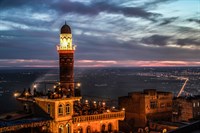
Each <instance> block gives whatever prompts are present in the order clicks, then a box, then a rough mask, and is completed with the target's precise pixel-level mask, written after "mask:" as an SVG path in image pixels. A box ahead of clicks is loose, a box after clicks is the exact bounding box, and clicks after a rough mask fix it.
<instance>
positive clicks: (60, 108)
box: [58, 104, 63, 115]
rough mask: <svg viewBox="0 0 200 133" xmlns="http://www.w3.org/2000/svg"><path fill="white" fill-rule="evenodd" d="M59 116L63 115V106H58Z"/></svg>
mask: <svg viewBox="0 0 200 133" xmlns="http://www.w3.org/2000/svg"><path fill="white" fill-rule="evenodd" d="M58 115H63V106H62V105H61V104H60V105H59V106H58Z"/></svg>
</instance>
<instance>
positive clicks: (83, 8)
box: [52, 1, 160, 20]
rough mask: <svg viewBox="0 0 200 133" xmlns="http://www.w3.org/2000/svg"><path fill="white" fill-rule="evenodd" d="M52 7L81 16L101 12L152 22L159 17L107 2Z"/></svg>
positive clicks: (60, 2) (134, 8)
mask: <svg viewBox="0 0 200 133" xmlns="http://www.w3.org/2000/svg"><path fill="white" fill-rule="evenodd" d="M52 7H53V8H54V9H56V10H57V11H59V12H61V13H70V12H73V13H78V14H83V15H98V14H99V13H101V12H107V13H114V14H123V15H124V16H129V17H141V18H144V19H149V20H153V19H154V18H155V17H158V16H160V14H158V13H152V12H149V11H146V10H144V9H143V8H142V7H122V6H117V5H115V4H112V3H109V2H108V1H101V2H93V3H91V4H89V5H86V4H83V3H81V2H70V1H65V3H63V1H58V2H56V3H53V4H52Z"/></svg>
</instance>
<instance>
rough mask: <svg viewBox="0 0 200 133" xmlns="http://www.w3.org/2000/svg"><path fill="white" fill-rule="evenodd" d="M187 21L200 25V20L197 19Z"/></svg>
mask: <svg viewBox="0 0 200 133" xmlns="http://www.w3.org/2000/svg"><path fill="white" fill-rule="evenodd" d="M187 21H189V22H195V23H197V24H200V19H196V18H190V19H187Z"/></svg>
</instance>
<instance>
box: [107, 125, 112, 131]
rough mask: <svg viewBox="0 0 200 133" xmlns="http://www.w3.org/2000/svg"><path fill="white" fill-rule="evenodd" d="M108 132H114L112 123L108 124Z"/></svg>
mask: <svg viewBox="0 0 200 133" xmlns="http://www.w3.org/2000/svg"><path fill="white" fill-rule="evenodd" d="M108 132H109V133H110V132H112V124H111V123H109V124H108Z"/></svg>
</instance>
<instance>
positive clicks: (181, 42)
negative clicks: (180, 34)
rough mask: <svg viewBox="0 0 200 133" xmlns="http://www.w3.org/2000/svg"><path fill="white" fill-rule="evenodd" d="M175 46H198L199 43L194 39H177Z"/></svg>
mask: <svg viewBox="0 0 200 133" xmlns="http://www.w3.org/2000/svg"><path fill="white" fill-rule="evenodd" d="M177 44H178V45H181V46H185V45H195V46H200V41H198V40H196V39H192V38H185V39H177Z"/></svg>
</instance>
